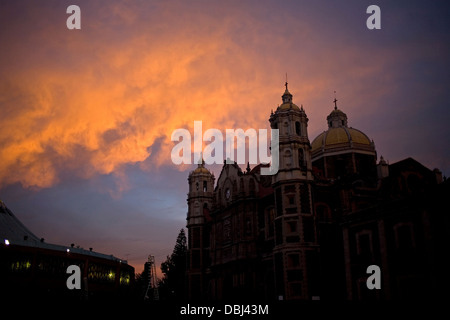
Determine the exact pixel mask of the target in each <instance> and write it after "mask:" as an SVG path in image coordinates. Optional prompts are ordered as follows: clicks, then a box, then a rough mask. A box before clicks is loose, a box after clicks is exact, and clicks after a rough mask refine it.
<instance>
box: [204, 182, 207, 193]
mask: <svg viewBox="0 0 450 320" xmlns="http://www.w3.org/2000/svg"><path fill="white" fill-rule="evenodd" d="M207 185H208V183H207V182H206V181H203V192H206V191H207V189H208V188H207Z"/></svg>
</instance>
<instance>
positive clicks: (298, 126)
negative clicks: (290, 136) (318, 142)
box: [295, 121, 302, 136]
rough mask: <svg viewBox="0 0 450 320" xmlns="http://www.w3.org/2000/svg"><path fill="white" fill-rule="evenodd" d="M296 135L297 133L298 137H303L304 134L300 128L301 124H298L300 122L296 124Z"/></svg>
mask: <svg viewBox="0 0 450 320" xmlns="http://www.w3.org/2000/svg"><path fill="white" fill-rule="evenodd" d="M295 133H296V134H297V135H298V136H301V135H302V133H301V128H300V122H298V121H296V122H295Z"/></svg>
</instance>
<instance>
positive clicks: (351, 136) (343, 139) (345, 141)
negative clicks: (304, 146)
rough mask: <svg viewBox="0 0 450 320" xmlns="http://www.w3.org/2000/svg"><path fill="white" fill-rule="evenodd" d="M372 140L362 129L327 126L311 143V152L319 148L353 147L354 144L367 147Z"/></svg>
mask: <svg viewBox="0 0 450 320" xmlns="http://www.w3.org/2000/svg"><path fill="white" fill-rule="evenodd" d="M371 145H372V142H371V141H370V139H369V137H367V136H366V135H365V134H364V133H363V132H362V131H360V130H358V129H354V128H347V127H337V128H329V129H328V130H327V131H324V132H322V133H321V134H319V135H318V136H317V137H316V138H315V139H314V140H313V142H312V143H311V152H313V153H314V152H318V151H319V150H321V149H324V150H325V149H333V148H339V149H341V148H345V147H348V148H353V147H356V146H361V147H368V146H371Z"/></svg>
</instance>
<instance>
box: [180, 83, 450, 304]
mask: <svg viewBox="0 0 450 320" xmlns="http://www.w3.org/2000/svg"><path fill="white" fill-rule="evenodd" d="M336 102H337V100H336V99H335V101H334V103H335V105H334V109H333V110H332V111H331V113H330V114H329V116H328V117H327V125H328V129H327V130H326V131H324V132H323V133H321V134H320V135H319V136H318V137H316V138H315V139H314V140H313V141H312V143H310V140H309V138H308V132H307V123H308V118H307V116H306V113H305V111H304V109H303V107H298V106H297V105H295V104H294V103H293V101H292V94H291V93H290V92H289V91H288V88H287V83H286V90H285V92H284V94H283V96H282V104H281V105H280V106H278V107H277V108H276V111H275V112H272V113H271V114H270V118H269V122H270V126H271V128H272V129H278V130H279V164H280V167H279V171H278V173H276V174H275V175H273V176H264V175H261V174H260V170H261V167H263V166H264V165H261V164H260V165H257V166H256V167H254V168H253V169H251V168H250V166H247V169H246V170H245V171H243V170H242V169H241V168H240V167H239V166H238V165H237V164H235V163H234V164H227V163H226V162H224V165H223V168H222V171H221V173H220V175H219V177H218V179H217V184H215V177H214V175H213V174H212V173H211V172H210V171H209V170H208V169H207V168H205V166H204V163H200V164H199V165H198V168H196V169H195V170H194V171H192V172H191V173H190V174H189V178H188V181H189V193H188V198H187V202H188V213H187V228H188V249H189V254H188V257H189V258H188V272H187V298H188V299H189V300H216V301H217V300H219V301H220V300H228V299H233V300H239V301H245V300H258V301H270V300H319V299H320V300H330V301H336V300H352V301H353V300H398V299H411V298H414V299H421V300H423V299H439V298H440V297H441V296H440V294H441V292H442V291H445V290H446V289H445V288H446V286H447V285H448V280H445V279H442V277H443V275H445V270H444V266H445V262H444V260H445V255H446V253H447V252H448V247H447V245H446V244H447V243H448V237H449V236H448V235H449V225H450V224H449V214H450V208H449V201H448V197H449V195H450V188H449V182H448V181H443V179H442V174H441V172H440V171H439V170H438V169H434V170H430V169H428V168H426V167H424V166H423V165H422V164H420V163H419V162H417V161H416V160H414V159H412V158H407V159H405V160H402V161H399V162H396V163H393V164H388V163H387V162H386V161H385V160H384V159H383V157H380V159H379V161H378V162H377V153H376V150H375V144H374V142H373V141H372V140H370V139H369V138H368V136H367V135H366V134H364V133H363V132H362V131H360V130H358V129H355V128H352V127H349V126H348V123H347V115H346V114H345V113H344V112H342V111H341V110H340V109H338V107H337V103H336ZM371 265H376V266H378V267H379V268H380V275H381V278H380V284H381V286H380V289H369V288H368V285H367V279H368V277H369V276H370V275H371V273H367V268H368V267H369V266H371Z"/></svg>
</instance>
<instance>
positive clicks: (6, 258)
mask: <svg viewBox="0 0 450 320" xmlns="http://www.w3.org/2000/svg"><path fill="white" fill-rule="evenodd" d="M0 232H1V235H0V237H1V238H2V239H1V241H2V242H1V243H0V283H1V290H0V291H1V292H0V297H1V298H2V299H3V300H9V301H16V302H18V301H36V300H38V301H39V300H41V301H64V302H70V301H71V302H75V301H114V300H119V299H120V300H124V299H129V298H130V297H131V295H130V294H131V293H132V285H133V281H134V268H133V267H132V266H130V265H128V264H127V262H126V261H124V260H121V259H118V258H116V257H114V256H112V255H105V254H102V253H98V252H94V251H92V250H91V249H90V250H85V249H82V248H77V247H75V246H73V245H71V246H60V245H55V244H49V243H46V242H45V241H44V239H39V238H38V237H36V236H35V235H34V234H33V233H31V231H29V230H28V229H27V228H26V227H25V226H24V225H23V224H22V223H21V222H20V221H19V220H18V219H17V218H16V217H15V215H14V214H13V213H12V212H11V210H10V209H8V208H7V207H6V205H5V204H4V203H3V202H1V201H0ZM70 265H76V266H78V267H79V268H80V276H81V288H80V289H72V290H70V289H69V288H68V287H67V284H66V282H67V280H68V278H69V277H70V276H71V275H72V272H71V273H67V268H68V267H69V266H70Z"/></svg>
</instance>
